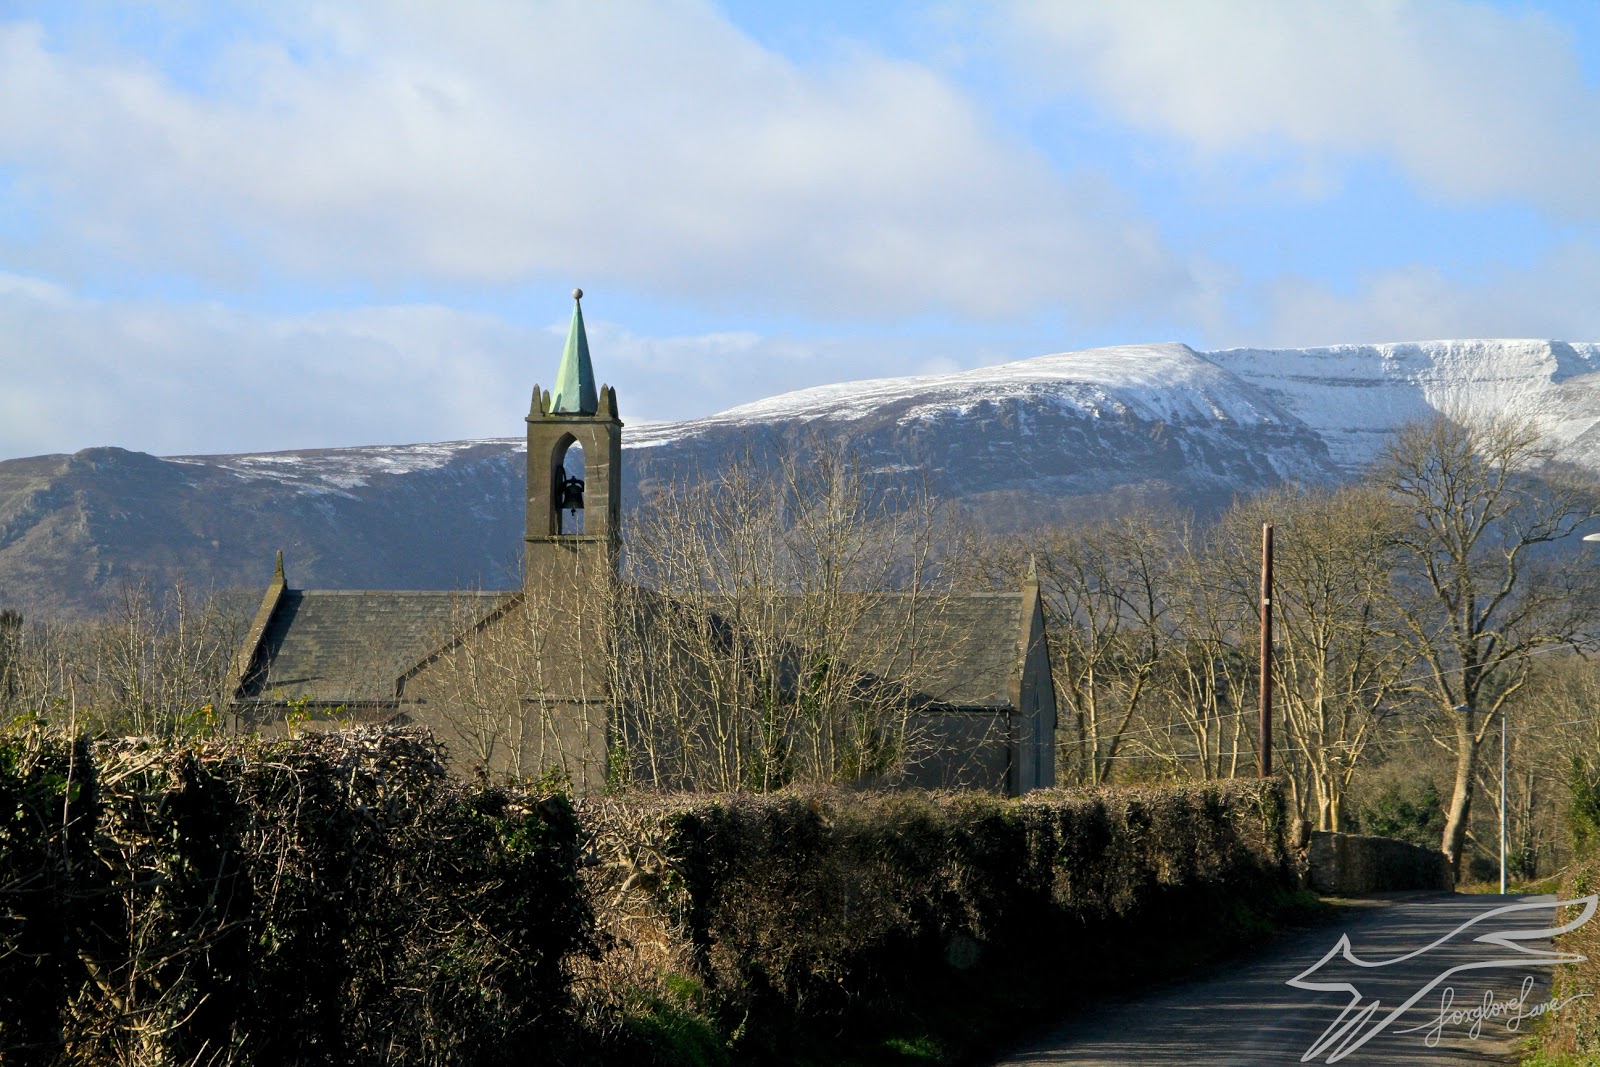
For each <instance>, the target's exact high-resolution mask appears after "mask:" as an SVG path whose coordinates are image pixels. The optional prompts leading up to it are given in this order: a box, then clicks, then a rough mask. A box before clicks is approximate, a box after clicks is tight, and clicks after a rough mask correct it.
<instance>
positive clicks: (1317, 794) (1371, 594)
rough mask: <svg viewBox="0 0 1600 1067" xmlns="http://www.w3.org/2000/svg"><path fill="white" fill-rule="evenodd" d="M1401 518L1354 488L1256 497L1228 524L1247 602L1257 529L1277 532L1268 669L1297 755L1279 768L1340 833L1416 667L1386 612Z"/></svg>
mask: <svg viewBox="0 0 1600 1067" xmlns="http://www.w3.org/2000/svg"><path fill="white" fill-rule="evenodd" d="M1400 519H1401V515H1400V513H1399V511H1398V509H1397V508H1396V507H1395V506H1394V504H1393V502H1392V501H1391V500H1390V499H1389V498H1388V496H1387V495H1386V494H1385V493H1383V492H1382V490H1377V489H1372V488H1369V487H1365V486H1348V487H1343V488H1339V489H1333V490H1324V489H1287V490H1279V491H1276V492H1272V493H1268V494H1264V495H1261V496H1257V497H1254V498H1251V499H1249V500H1247V501H1242V502H1240V503H1238V504H1236V505H1235V506H1234V508H1233V509H1231V511H1230V512H1229V513H1228V515H1226V516H1224V518H1223V520H1222V523H1221V526H1222V527H1223V529H1224V530H1226V531H1227V532H1226V535H1225V538H1224V539H1223V540H1224V542H1225V544H1227V545H1228V546H1230V547H1231V549H1232V551H1233V553H1234V560H1233V564H1232V566H1231V567H1230V568H1229V569H1230V570H1231V571H1232V572H1233V573H1235V574H1238V575H1239V576H1240V577H1239V578H1238V579H1236V580H1237V581H1238V583H1239V585H1240V586H1241V589H1240V596H1241V598H1242V599H1244V600H1245V601H1247V602H1249V603H1253V601H1254V597H1255V595H1256V588H1255V584H1254V583H1255V573H1256V571H1255V568H1256V562H1257V558H1258V557H1257V546H1259V544H1260V534H1259V531H1260V528H1261V524H1262V523H1263V522H1268V521H1270V522H1272V523H1273V524H1274V525H1275V527H1276V532H1277V537H1276V539H1275V552H1274V576H1273V591H1272V600H1273V608H1274V615H1275V634H1276V641H1275V644H1274V650H1273V657H1272V663H1273V673H1274V693H1275V695H1276V701H1275V703H1276V709H1275V710H1276V711H1277V713H1278V714H1279V715H1280V716H1281V721H1282V723H1283V725H1284V735H1283V736H1284V741H1285V742H1286V744H1287V747H1288V749H1289V752H1288V756H1289V758H1288V759H1287V760H1285V761H1283V766H1285V769H1286V770H1287V771H1288V774H1289V778H1290V783H1291V786H1292V789H1293V793H1294V795H1295V798H1296V800H1297V801H1298V803H1299V806H1300V809H1301V811H1302V813H1303V814H1304V815H1305V816H1306V817H1307V818H1308V819H1309V820H1311V821H1312V822H1314V823H1315V825H1316V826H1317V828H1318V829H1321V830H1340V829H1343V828H1344V821H1345V810H1346V798H1347V794H1348V792H1349V790H1350V786H1351V782H1352V780H1353V779H1354V777H1355V774H1356V771H1357V768H1358V766H1359V764H1360V761H1361V760H1362V758H1363V756H1364V755H1365V754H1366V753H1367V750H1368V747H1369V746H1370V745H1371V743H1372V742H1373V740H1374V739H1375V737H1376V736H1377V734H1378V727H1379V714H1380V712H1381V711H1382V710H1383V709H1384V708H1385V706H1386V705H1387V704H1388V703H1389V702H1390V701H1391V699H1392V698H1393V696H1394V694H1395V693H1396V691H1397V690H1398V689H1399V688H1400V687H1401V686H1402V684H1403V679H1404V677H1405V672H1406V670H1407V668H1408V666H1409V665H1410V663H1411V662H1412V657H1411V653H1410V652H1409V650H1408V648H1407V646H1406V645H1405V644H1403V643H1402V642H1398V641H1396V640H1395V639H1394V637H1393V636H1392V635H1393V633H1394V631H1395V626H1394V620H1393V619H1392V618H1391V615H1390V610H1389V609H1390V603H1391V599H1390V597H1389V596H1388V587H1389V583H1390V581H1391V579H1392V576H1393V573H1394V569H1395V563H1396V557H1397V550H1396V548H1395V534H1396V531H1397V527H1398V524H1399V522H1400Z"/></svg>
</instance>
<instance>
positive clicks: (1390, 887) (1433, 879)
mask: <svg viewBox="0 0 1600 1067" xmlns="http://www.w3.org/2000/svg"><path fill="white" fill-rule="evenodd" d="M1306 854H1307V860H1308V863H1309V867H1310V869H1309V871H1308V872H1307V877H1306V881H1307V882H1308V883H1309V884H1310V886H1311V888H1312V889H1315V890H1316V891H1317V892H1319V893H1324V894H1327V895H1330V896H1340V897H1356V896H1361V895H1363V894H1365V893H1386V892H1394V891H1398V890H1405V889H1437V890H1440V891H1443V892H1446V893H1448V892H1450V891H1451V890H1453V889H1455V886H1456V879H1455V872H1454V871H1452V870H1451V869H1450V860H1449V858H1448V857H1447V856H1445V854H1444V853H1443V852H1439V851H1437V850H1435V849H1430V848H1423V847H1422V846H1421V845H1413V844H1409V843H1407V842H1405V841H1396V840H1394V839H1392V838H1388V837H1365V836H1363V835H1360V834H1340V833H1329V832H1327V831H1324V830H1315V831H1313V832H1312V834H1311V843H1310V845H1309V846H1308V847H1307V850H1306Z"/></svg>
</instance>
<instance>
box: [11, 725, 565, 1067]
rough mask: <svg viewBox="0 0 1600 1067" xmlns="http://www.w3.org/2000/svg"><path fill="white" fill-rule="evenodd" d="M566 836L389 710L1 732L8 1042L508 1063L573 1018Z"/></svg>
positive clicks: (559, 822)
mask: <svg viewBox="0 0 1600 1067" xmlns="http://www.w3.org/2000/svg"><path fill="white" fill-rule="evenodd" d="M576 840H577V823H576V820H575V819H574V817H573V814H572V811H571V809H570V806H569V805H568V804H567V803H566V801H565V800H564V799H561V798H555V797H538V796H533V795H526V794H518V793H512V792H506V791H502V790H467V789H465V788H463V787H461V786H459V785H457V784H455V783H453V782H451V781H450V780H449V779H447V778H446V777H445V775H444V772H443V764H442V762H441V759H440V752H439V749H438V746H437V745H436V744H434V743H433V741H432V740H431V738H429V737H427V736H426V735H420V734H416V733H409V732H405V731H400V730H376V731H364V732H357V733H353V734H348V735H312V736H309V737H306V738H302V739H300V740H296V741H277V742H263V741H258V740H238V741H215V742H207V743H205V744H202V745H200V746H198V747H195V748H179V747H175V746H171V745H159V744H155V743H152V742H149V741H142V740H133V741H116V742H109V743H101V744H97V745H94V746H89V745H87V744H85V743H84V742H83V741H71V742H69V741H65V740H62V739H58V738H52V737H48V736H41V735H39V734H36V733H34V734H27V735H24V736H22V737H17V738H10V739H5V740H0V846H3V847H0V949H3V950H4V951H3V952H0V1059H7V1060H9V1059H10V1058H12V1057H16V1058H18V1059H32V1060H36V1061H38V1060H43V1061H48V1060H50V1059H58V1060H59V1061H60V1062H63V1063H85V1064H87V1063H95V1064H101V1063H127V1064H152V1065H154V1064H167V1063H191V1062H225V1061H229V1060H232V1061H235V1062H313V1061H320V1062H340V1063H372V1064H379V1063H383V1064H411V1063H415V1064H432V1063H460V1062H472V1063H484V1064H493V1063H502V1062H510V1061H512V1060H517V1061H519V1062H520V1060H521V1059H522V1058H523V1057H524V1054H525V1051H526V1049H527V1048H528V1046H529V1043H530V1042H537V1043H542V1044H545V1045H552V1046H553V1045H557V1044H559V1043H560V1042H561V1041H563V1040H566V1039H567V1038H568V1037H569V1036H570V1032H571V1016H570V1012H569V1010H568V1008H569V999H568V989H569V984H568V967H569V962H570V960H571V958H572V957H573V956H574V954H575V953H577V952H579V951H580V950H582V949H583V948H584V947H585V945H586V944H587V936H588V931H589V929H590V915H589V912H588V909H587V904H586V902H585V900H584V898H583V896H582V894H581V892H580V887H579V884H578V880H577V873H576V866H575V853H576V849H575V846H576Z"/></svg>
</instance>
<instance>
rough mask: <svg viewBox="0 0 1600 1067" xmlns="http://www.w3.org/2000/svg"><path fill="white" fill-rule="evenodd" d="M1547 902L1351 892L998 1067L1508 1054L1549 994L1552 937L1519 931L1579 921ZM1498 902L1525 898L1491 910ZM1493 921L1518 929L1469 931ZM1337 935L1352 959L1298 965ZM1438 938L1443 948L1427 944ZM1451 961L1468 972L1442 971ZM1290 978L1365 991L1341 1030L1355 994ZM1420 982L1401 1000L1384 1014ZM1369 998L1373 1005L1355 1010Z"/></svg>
mask: <svg viewBox="0 0 1600 1067" xmlns="http://www.w3.org/2000/svg"><path fill="white" fill-rule="evenodd" d="M1553 900H1554V898H1553V897H1515V896H1510V897H1499V896H1456V895H1445V894H1406V895H1404V896H1396V897H1388V898H1383V899H1376V900H1365V901H1359V902H1355V903H1352V904H1351V905H1349V906H1348V907H1347V908H1346V909H1344V910H1343V913H1342V914H1341V915H1340V917H1339V918H1338V919H1337V920H1336V921H1334V922H1333V923H1331V924H1329V925H1327V926H1324V927H1320V928H1318V929H1315V930H1307V931H1303V932H1299V933H1296V934H1293V935H1291V936H1289V937H1287V938H1285V939H1283V940H1281V941H1277V942H1274V943H1273V944H1272V945H1270V946H1269V947H1268V948H1267V949H1266V950H1265V951H1264V952H1262V953H1261V954H1259V955H1257V956H1254V957H1252V958H1249V959H1246V960H1240V961H1237V962H1235V963H1233V964H1230V965H1228V966H1226V967H1223V968H1220V969H1218V970H1217V971H1215V972H1214V973H1211V974H1209V975H1207V976H1205V977H1202V978H1198V979H1195V980H1193V981H1186V982H1182V983H1177V984H1173V985H1167V986H1163V987H1161V988H1159V989H1155V990H1152V991H1151V992H1150V993H1149V994H1148V995H1143V996H1138V995H1135V996H1127V997H1121V998H1117V999H1114V1000H1109V1001H1105V1002H1098V1003H1096V1004H1094V1005H1091V1006H1088V1007H1086V1008H1084V1009H1083V1010H1082V1011H1080V1012H1077V1013H1075V1014H1074V1015H1073V1016H1072V1017H1071V1018H1069V1019H1068V1020H1066V1021H1065V1022H1063V1023H1061V1024H1060V1025H1059V1026H1057V1027H1055V1028H1054V1029H1052V1030H1051V1031H1050V1032H1048V1033H1046V1034H1042V1035H1040V1036H1038V1037H1037V1038H1036V1039H1035V1040H1033V1041H1031V1042H1029V1043H1028V1044H1026V1045H1024V1046H1023V1047H1022V1048H1020V1049H1017V1050H1016V1051H1014V1052H1012V1053H1011V1054H1010V1055H1009V1056H1008V1057H1007V1058H1006V1059H1004V1060H1003V1061H1001V1064H1002V1067H1021V1065H1028V1067H1044V1065H1050V1064H1072V1065H1074V1067H1098V1065H1102V1064H1104V1065H1112V1064H1115V1065H1118V1067H1122V1065H1138V1067H1168V1065H1182V1067H1202V1065H1210V1064H1217V1065H1224V1064H1225V1065H1227V1067H1254V1065H1257V1064H1294V1063H1301V1062H1306V1063H1343V1064H1347V1065H1349V1067H1373V1065H1379V1064H1383V1065H1388V1064H1399V1065H1404V1067H1413V1065H1415V1067H1444V1065H1451V1067H1454V1065H1457V1064H1479V1065H1482V1064H1512V1063H1515V1062H1516V1051H1517V1049H1518V1047H1519V1046H1520V1044H1521V1042H1522V1033H1526V1031H1527V1030H1528V1028H1529V1027H1530V1026H1531V1025H1532V1020H1523V1021H1522V1022H1521V1023H1520V1024H1518V1027H1517V1028H1518V1029H1519V1030H1520V1031H1521V1033H1518V1032H1515V1031H1513V1030H1512V1029H1511V1028H1510V1027H1509V1026H1508V1024H1509V1023H1512V1022H1513V1020H1515V1018H1516V1016H1518V1015H1522V1014H1527V1013H1528V1012H1532V1011H1535V1010H1536V1009H1537V1007H1538V1006H1539V1005H1541V1004H1544V1003H1546V1002H1547V999H1548V997H1549V982H1550V971H1551V967H1550V966H1548V965H1541V964H1539V963H1538V962H1537V961H1538V960H1541V959H1548V958H1550V955H1551V953H1552V949H1551V943H1550V940H1549V939H1548V937H1542V938H1541V937H1529V936H1528V935H1529V934H1531V933H1535V932H1537V931H1541V930H1547V929H1549V928H1550V927H1552V926H1555V925H1558V924H1559V923H1560V922H1562V921H1571V920H1573V919H1575V918H1576V917H1577V913H1576V912H1572V911H1569V912H1567V913H1565V916H1564V918H1561V917H1558V914H1557V910H1556V909H1555V908H1553V907H1550V906H1549V904H1550V902H1552V901H1553ZM1508 905H1523V906H1522V907H1520V908H1518V909H1515V910H1512V911H1507V912H1498V913H1497V909H1500V908H1504V907H1507V906H1508ZM1595 921H1600V919H1597V920H1595ZM1468 923H1471V925H1470V926H1467V928H1466V929H1464V930H1462V929H1460V928H1461V927H1463V925H1464V924H1468ZM1495 931H1507V932H1511V933H1512V934H1513V935H1514V936H1509V937H1507V938H1505V939H1504V941H1502V942H1498V943H1496V942H1484V941H1482V940H1477V939H1478V938H1480V937H1481V936H1482V935H1486V934H1491V933H1494V932H1495ZM1452 932H1454V935H1453V936H1452ZM1519 934H1520V935H1521V936H1515V935H1519ZM1341 936H1348V938H1349V942H1350V953H1351V955H1352V956H1353V957H1354V959H1355V960H1359V961H1360V964H1358V963H1356V962H1352V961H1350V960H1346V959H1344V958H1343V957H1342V956H1341V955H1339V954H1337V953H1335V956H1334V958H1333V959H1330V960H1328V961H1327V962H1326V963H1324V964H1323V966H1321V967H1320V968H1319V969H1317V970H1316V971H1314V972H1313V973H1311V974H1309V975H1305V974H1304V972H1306V971H1307V970H1308V969H1310V968H1314V967H1316V966H1317V964H1318V962H1319V961H1322V960H1323V959H1324V957H1325V956H1328V955H1329V954H1330V953H1333V952H1334V950H1335V949H1336V948H1337V947H1338V946H1339V941H1340V938H1341ZM1440 939H1444V941H1443V943H1442V944H1438V945H1437V946H1435V947H1433V948H1428V946H1430V945H1433V944H1434V943H1435V942H1438V941H1440ZM1419 950H1425V951H1419ZM1408 954H1411V955H1410V958H1409V959H1405V958H1401V957H1405V956H1407V955H1408ZM1507 961H1510V962H1507ZM1361 964H1365V965H1366V966H1362V965H1361ZM1372 964H1382V965H1381V966H1372ZM1456 968H1466V969H1460V970H1455V971H1454V973H1448V974H1447V972H1450V971H1452V970H1453V969H1456ZM1302 975H1304V977H1301V976H1302ZM1296 978H1300V980H1301V981H1303V982H1304V983H1307V984H1312V983H1323V984H1325V985H1332V984H1339V983H1349V984H1350V985H1352V986H1354V987H1355V988H1356V990H1358V991H1359V993H1360V995H1361V999H1360V1000H1359V1002H1358V1003H1357V1006H1356V1008H1354V1009H1353V1010H1351V1011H1350V1012H1349V1013H1347V1014H1346V1015H1344V1017H1343V1018H1344V1022H1345V1023H1346V1024H1351V1025H1349V1028H1348V1030H1344V1031H1342V1032H1341V1028H1340V1025H1339V1020H1340V1019H1341V1012H1342V1011H1344V1009H1345V1008H1346V1007H1347V1006H1348V1005H1350V1004H1351V1003H1352V999H1353V994H1352V993H1351V992H1350V991H1349V990H1348V989H1344V990H1338V989H1325V988H1324V989H1305V988H1295V987H1293V986H1291V985H1289V984H1288V983H1289V982H1290V980H1292V979H1296ZM1430 984H1432V988H1431V989H1430V990H1429V991H1427V992H1425V993H1422V994H1421V995H1420V996H1419V997H1418V999H1417V1000H1416V1001H1415V1003H1414V1005H1413V1006H1412V1007H1411V1008H1409V1009H1407V1010H1406V1011H1404V1012H1403V1013H1402V1014H1401V1015H1399V1016H1397V1017H1395V1018H1393V1019H1392V1020H1391V1021H1389V1022H1387V1023H1385V1022H1383V1020H1384V1018H1385V1017H1386V1016H1388V1015H1389V1014H1390V1012H1392V1011H1393V1010H1395V1009H1396V1008H1398V1007H1399V1006H1400V1005H1402V1004H1403V1003H1405V1002H1406V1001H1407V1000H1408V999H1409V998H1411V997H1412V996H1413V995H1415V994H1418V993H1419V991H1421V990H1423V989H1425V988H1427V987H1428V986H1429V985H1430ZM1595 992H1597V993H1600V989H1597V990H1595ZM1486 996H1487V997H1488V998H1490V999H1489V1001H1488V1002H1487V1003H1488V1004H1489V1007H1488V1008H1487V1010H1485V1008H1484V1005H1485V1003H1486V1000H1485V997H1486ZM1374 1000H1375V1001H1376V1002H1377V1004H1376V1006H1375V1007H1372V1008H1371V1010H1370V1013H1369V1014H1368V1015H1367V1016H1365V1017H1364V1018H1363V1019H1357V1015H1358V1013H1359V1012H1360V1011H1361V1010H1363V1009H1365V1008H1368V1007H1369V1006H1371V1005H1372V1002H1373V1001H1374ZM1446 1005H1448V1008H1446ZM1524 1005H1525V1006H1524ZM1479 1013H1481V1014H1483V1015H1485V1016H1486V1017H1485V1018H1484V1020H1483V1022H1482V1025H1481V1027H1480V1028H1479V1029H1478V1031H1477V1033H1476V1034H1475V1035H1474V1033H1473V1020H1472V1018H1471V1015H1472V1014H1479ZM1442 1017H1443V1018H1442ZM1441 1018H1442V1024H1441ZM1330 1028H1331V1029H1330ZM1408 1030H1409V1031H1410V1032H1409V1033H1407V1032H1403V1031H1408ZM1368 1033H1371V1034H1372V1036H1371V1037H1370V1038H1367V1039H1366V1040H1365V1042H1364V1043H1361V1042H1362V1039H1363V1038H1364V1037H1366V1035H1367V1034H1368Z"/></svg>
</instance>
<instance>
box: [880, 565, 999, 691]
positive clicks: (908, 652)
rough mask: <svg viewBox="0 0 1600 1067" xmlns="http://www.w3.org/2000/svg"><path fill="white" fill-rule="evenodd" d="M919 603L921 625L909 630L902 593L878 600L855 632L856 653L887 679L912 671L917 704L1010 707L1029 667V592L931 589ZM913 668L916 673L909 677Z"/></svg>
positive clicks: (918, 623) (918, 619) (909, 679)
mask: <svg viewBox="0 0 1600 1067" xmlns="http://www.w3.org/2000/svg"><path fill="white" fill-rule="evenodd" d="M921 599H922V601H923V604H922V605H920V606H919V607H918V609H917V613H916V618H917V626H918V627H919V628H920V632H918V633H914V634H910V635H906V634H904V633H903V632H902V631H903V628H904V624H905V620H906V618H907V615H908V612H907V610H906V608H905V607H904V606H903V605H902V604H900V603H897V602H898V601H900V600H901V598H900V597H892V596H891V597H883V598H881V599H878V600H877V602H876V603H874V604H873V605H872V606H871V607H870V608H868V610H867V611H866V612H865V613H864V615H863V617H862V619H861V621H860V623H859V624H858V626H857V629H858V630H859V631H860V632H859V633H855V634H852V635H851V637H852V641H851V644H852V646H853V647H852V657H851V658H852V659H853V660H854V661H855V663H856V664H857V665H858V666H859V667H861V668H862V669H864V670H870V671H872V672H873V673H875V674H879V675H881V676H883V677H885V678H904V679H905V680H907V681H909V682H910V683H911V684H912V685H913V686H914V687H915V689H916V692H915V693H914V694H913V696H912V700H913V702H915V703H926V702H932V703H938V704H947V705H952V706H955V707H1004V706H1007V705H1009V704H1010V703H1011V683H1012V681H1013V679H1015V678H1016V676H1017V673H1018V672H1019V671H1020V670H1021V669H1022V662H1021V658H1020V653H1021V645H1020V642H1021V639H1022V623H1023V619H1022V594H1021V593H976V594H967V595H961V596H928V595H927V594H922V597H921ZM908 674H909V676H908Z"/></svg>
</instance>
